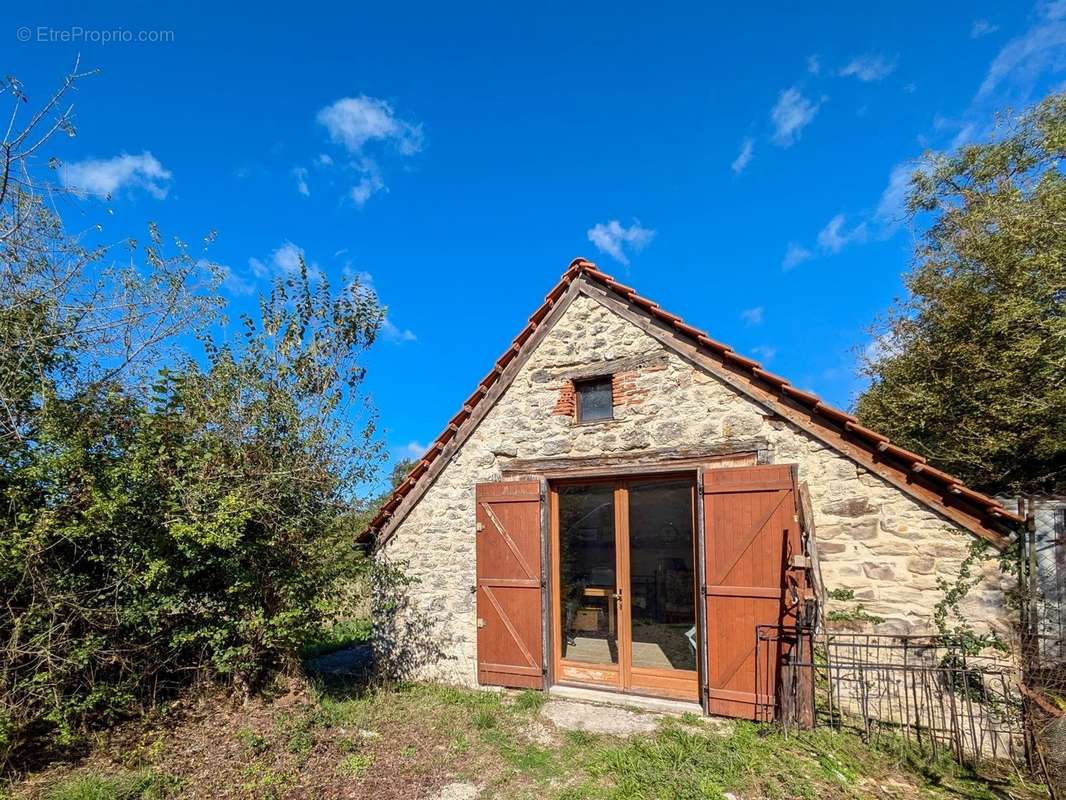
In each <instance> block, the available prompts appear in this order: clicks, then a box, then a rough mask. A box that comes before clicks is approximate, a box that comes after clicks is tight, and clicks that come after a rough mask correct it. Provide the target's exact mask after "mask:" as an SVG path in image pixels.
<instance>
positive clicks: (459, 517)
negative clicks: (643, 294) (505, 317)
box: [383, 295, 1010, 686]
mask: <svg viewBox="0 0 1066 800" xmlns="http://www.w3.org/2000/svg"><path fill="white" fill-rule="evenodd" d="M643 355H651V356H653V357H654V358H653V359H652V361H653V362H654V366H650V367H648V368H643V369H642V368H638V369H636V370H633V371H631V372H629V373H627V374H625V375H624V376H622V377H620V378H619V379H617V380H616V382H618V383H620V388H624V396H625V398H626V401H625V402H622V403H618V402H617V401H616V405H615V409H614V413H615V418H614V419H613V420H606V421H603V422H598V423H594V424H584V425H575V424H574V422H573V418H572V416H573V415H572V413H560V406H565V407H572V403H573V399H572V387H571V390H570V393H569V395H567V392H566V385H567V381H565V380H560V376H561V375H564V374H565V373H566V372H567V371H568V370H573V369H574V368H578V367H585V366H589V365H594V364H595V363H596V362H600V361H610V360H615V359H621V358H626V357H633V356H643ZM567 404H569V406H567ZM753 439H762V440H765V441H767V442H768V443H769V451H770V452H769V455H770V460H771V461H772V463H777V464H797V465H798V468H799V478H800V480H801V481H806V482H807V484H808V486H809V489H810V495H811V502H812V506H813V510H814V516H815V527H816V530H817V537H818V549H819V554H820V559H821V570H822V577H823V580H824V583H825V585H826V587H827V589H829V590H833V589H850V590H852V591H853V592H854V598H855V599H854V600H853V601H850V602H839V601H836V602H835V605H834V601H831V602H830V609H833V608H838V609H840V610H845V611H846V610H854V609H855V607H856V603H860V602H861V603H862V605H863V607H864V609H865V611H866V612H867V613H868V614H870V615H875V616H877V617H881V618H883V619H884V622H882V623H879V624H877V625H874V626H872V627H873V630H875V631H877V632H883V633H923V632H935V629H934V628H933V626H932V613H933V610H934V607H935V606H936V604H937V603H938V602H939V601H940V599H941V598H942V596H943V592H942V591H941V590H940V589H939V587H938V579H944V580H947V581H954V579H955V577H956V576H957V574H958V570H959V567H960V564H961V563H962V562H963V560H964V559H965V558H966V556H967V554H968V552H969V550H970V546H971V543H972V542H973V541H974V537H973V535H972V534H970V533H969V532H968V531H965V530H963V529H961V528H958V527H957V526H956V525H955V524H954V523H952V522H950V521H948V520H947V519H946V518H944V517H941V516H940V515H939V514H937V513H936V512H935V511H933V510H931V509H929V508H928V507H926V506H924V505H922V504H920V503H918V502H917V501H915V500H913V499H912V498H911V497H909V496H908V495H906V494H904V493H902V492H900V491H899V490H898V489H896V488H894V487H893V486H891V485H890V484H888V483H885V482H884V481H883V480H881V479H880V478H879V477H877V476H876V475H874V474H872V473H870V472H869V471H867V470H866V469H864V468H863V467H861V466H859V465H857V464H856V463H855V462H853V461H852V460H850V459H848V458H847V457H845V456H843V455H840V454H839V453H837V452H836V451H833V450H830V449H829V448H827V447H826V446H824V445H823V444H821V443H820V442H818V441H817V440H815V439H813V438H811V437H810V436H808V435H807V434H806V433H803V432H802V431H800V430H798V429H796V428H795V427H793V426H792V425H790V424H789V423H787V422H785V421H783V420H781V419H780V418H779V417H774V416H773V415H772V414H771V413H770V412H769V410H768V409H765V408H763V407H761V406H759V405H757V404H755V403H754V402H752V401H750V400H749V399H747V398H746V397H743V396H741V395H738V394H737V393H736V392H735V391H734V390H733V389H731V388H730V387H728V386H727V385H725V384H724V383H722V382H721V381H720V380H718V379H717V378H716V377H714V376H713V375H711V374H708V373H706V372H704V371H702V370H700V369H697V368H695V367H693V366H692V365H690V364H689V363H688V362H686V361H684V360H682V359H681V358H680V357H678V356H677V355H676V354H674V353H673V352H671V351H668V350H666V349H665V348H663V347H662V345H661V344H659V342H657V341H656V340H655V339H653V338H652V337H650V336H648V335H647V334H646V333H644V332H643V331H642V330H640V329H639V328H638V327H636V326H635V325H633V324H631V323H629V322H628V321H626V320H624V319H622V318H621V317H619V316H618V315H616V314H614V313H613V312H612V311H609V310H608V309H607V308H605V307H604V306H602V305H601V304H600V303H598V302H597V301H596V300H594V299H591V298H589V297H586V296H584V295H580V296H578V297H577V298H576V299H575V300H574V302H573V303H572V305H571V306H570V307H569V308H568V309H567V310H566V312H565V313H564V314H563V316H562V318H561V319H560V320H559V322H558V323H557V324H556V325H555V327H554V328H553V329H552V330H551V331H549V332H548V334H547V336H546V337H545V338H544V340H543V341H542V342H541V343H540V345H539V347H538V348H537V350H536V351H535V352H534V353H533V354H532V356H531V357H530V359H529V360H528V361H527V363H526V364H525V365H524V366H523V367H522V369H521V371H520V372H519V374H518V375H517V377H516V378H515V381H514V383H513V384H512V385H511V386H510V387H509V388H508V389H507V391H506V392H505V393H504V395H503V397H502V398H501V399H500V400H499V402H498V403H497V404H496V406H495V407H494V408H492V410H491V411H490V412H489V413H488V415H487V416H486V418H485V419H484V420H483V421H482V423H481V424H480V426H479V427H478V428H477V430H475V431H474V433H473V435H471V436H470V438H469V439H468V440H467V441H466V443H465V444H464V445H463V447H462V448H460V450H459V451H458V453H456V455H455V456H454V458H453V459H452V461H451V463H450V464H448V466H447V467H445V469H444V471H443V472H442V473H441V474H440V475H439V476H438V478H437V480H436V481H435V483H434V484H433V485H432V486H431V487H430V488H429V490H428V491H427V492H426V494H425V495H424V496H423V497H422V499H421V500H420V502H419V503H417V504H416V506H415V507H414V508H413V509H412V510H411V512H410V514H408V516H407V517H406V519H404V521H403V522H402V523H401V524H400V526H399V528H398V529H397V530H396V532H395V533H394V535H393V536H392V537H391V538H390V539H389V540H388V542H387V543H386V545H385V547H384V548H383V551H384V556H385V557H386V558H387V559H388V560H389V561H391V562H392V563H404V564H406V567H407V571H408V573H409V574H411V575H412V576H414V577H415V578H417V580H418V584H417V586H416V587H415V588H414V591H413V592H412V594H411V602H412V604H413V607H414V608H415V609H416V611H417V613H418V614H419V616H420V619H421V620H422V621H423V622H420V628H423V629H425V630H423V634H424V635H426V636H429V637H432V638H433V639H434V641H437V642H439V643H440V651H441V655H440V656H439V657H436V658H434V659H433V660H432V662H431V663H428V664H425V665H422V666H420V667H419V668H418V669H417V671H416V674H415V675H413V676H412V677H418V678H424V679H431V680H439V681H444V682H448V683H456V684H463V685H470V686H472V685H476V673H477V670H476V659H477V628H476V613H475V596H474V594H473V593H472V591H471V587H473V586H474V585H475V583H476V577H475V563H474V547H475V542H474V535H475V534H474V486H475V484H477V483H482V482H487V481H497V480H500V479H501V466H500V465H501V462H502V461H506V460H508V459H511V458H515V457H517V458H544V457H550V456H590V455H608V454H620V453H638V452H639V451H641V450H647V449H661V448H669V447H678V448H695V447H704V446H708V445H713V444H715V443H724V442H729V441H736V440H753ZM975 574H976V575H978V576H979V577H980V582H979V585H977V586H976V587H975V588H974V589H973V590H971V591H970V593H969V594H968V596H967V597H966V599H965V601H964V609H965V611H966V614H967V617H968V618H969V619H970V620H971V622H974V623H975V627H977V628H979V629H980V628H985V629H996V630H998V631H1000V632H1001V633H1004V634H1006V633H1008V632H1009V629H1010V626H1009V622H1008V616H1007V612H1006V610H1005V609H1004V607H1003V595H1002V591H1003V589H1005V588H1006V586H1007V582H1006V581H1005V579H1004V578H1002V577H1001V576H1000V574H999V572H998V570H997V568H996V565H995V561H994V560H991V559H990V560H985V561H981V562H979V563H978V565H977V566H976V567H975Z"/></svg>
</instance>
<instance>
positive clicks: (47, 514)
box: [0, 81, 384, 771]
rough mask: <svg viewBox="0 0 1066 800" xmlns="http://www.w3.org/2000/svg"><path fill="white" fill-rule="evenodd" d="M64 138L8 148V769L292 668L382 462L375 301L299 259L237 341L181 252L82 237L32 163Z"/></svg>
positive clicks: (4, 267)
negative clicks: (195, 346)
mask: <svg viewBox="0 0 1066 800" xmlns="http://www.w3.org/2000/svg"><path fill="white" fill-rule="evenodd" d="M69 85H70V81H68V83H67V88H69ZM11 86H13V87H14V89H13V90H12V91H13V93H15V96H16V102H17V103H21V102H22V99H23V98H22V95H21V88H20V87H19V85H18V84H17V82H12V83H11ZM55 102H56V101H55V100H54V99H53V101H52V102H51V103H50V104H49V105H48V106H47V107H49V108H50V107H52V106H54V105H55ZM44 119H46V116H45V115H42V114H35V115H33V116H32V117H31V119H30V120H29V122H28V123H27V124H28V125H29V126H30V130H32V128H33V126H35V125H40V124H41V121H42V120H44ZM63 119H65V116H62V117H61V118H60V120H61V122H62V120H63ZM57 126H58V127H56V126H54V127H52V128H50V129H49V128H47V126H46V129H45V130H44V131H43V132H41V133H40V135H39V136H38V135H31V136H23V134H22V133H16V134H11V133H10V132H9V138H8V139H5V140H4V141H3V142H0V176H3V177H0V598H2V602H0V771H2V770H3V768H4V767H5V764H7V763H10V762H11V761H12V760H18V759H21V758H23V757H24V756H25V755H26V754H28V753H31V752H33V750H34V749H37V750H39V749H40V748H41V745H42V743H46V742H47V743H51V744H58V745H64V744H67V743H70V742H73V741H75V740H76V739H77V738H78V737H79V735H80V734H81V733H82V732H83V731H84V730H86V729H88V728H90V727H92V726H94V725H99V724H106V723H108V722H110V721H112V720H114V719H115V718H116V717H119V716H122V715H126V714H129V713H131V712H134V711H136V710H138V709H140V708H143V707H145V706H147V705H150V704H151V703H153V702H155V701H156V700H157V699H159V698H161V697H165V696H168V695H172V694H173V693H174V692H176V691H179V690H180V689H181V688H182V687H184V686H187V685H188V684H189V683H190V682H191V681H192V679H193V678H194V677H196V676H203V677H208V678H214V679H218V680H222V681H224V682H226V683H227V684H228V685H230V686H233V687H235V688H237V689H239V690H240V691H242V692H245V693H247V692H250V691H254V690H255V689H257V688H258V687H260V686H262V685H263V684H264V682H266V681H267V680H269V679H270V677H271V676H272V675H273V674H274V673H275V672H276V671H277V670H279V669H283V668H285V667H286V666H287V665H290V664H292V663H293V662H294V659H295V657H296V654H297V653H298V651H299V649H300V647H301V645H303V643H304V642H305V641H307V640H308V639H310V638H313V637H314V636H315V634H316V633H317V632H318V628H319V627H321V625H322V624H323V623H326V622H329V621H330V620H331V619H332V617H333V616H334V605H335V595H336V593H337V592H339V591H343V590H344V586H345V585H346V584H347V583H350V577H351V572H352V571H353V570H354V569H355V568H357V565H358V562H359V560H358V559H357V558H355V557H354V556H353V551H352V539H353V537H354V535H355V533H356V530H354V529H353V528H352V527H351V525H350V522H351V519H352V518H353V515H354V514H357V513H359V511H360V510H361V509H363V508H364V506H365V505H366V503H365V501H364V500H361V499H360V498H359V497H358V494H357V493H358V489H359V487H360V486H364V485H367V484H368V483H369V482H370V480H371V478H372V477H373V474H374V472H375V470H376V468H377V465H378V463H379V461H380V458H381V448H380V445H379V443H378V442H377V439H376V428H375V415H374V412H373V409H372V407H371V406H370V405H369V403H368V401H367V400H366V397H365V395H364V393H363V392H362V382H363V378H364V370H363V367H362V366H361V361H362V356H363V354H364V352H365V350H366V348H368V347H370V346H371V345H372V343H373V342H374V339H375V336H376V334H377V331H378V329H379V327H380V325H381V322H382V319H383V314H384V312H383V310H382V309H381V307H380V305H379V303H378V300H377V297H376V296H375V295H374V293H373V292H372V291H371V290H369V289H367V288H366V287H363V286H361V285H360V284H359V283H358V282H352V283H349V284H347V285H346V286H345V287H344V288H343V289H341V290H339V291H335V290H333V289H332V288H331V287H330V286H329V285H328V283H327V282H326V281H325V280H324V279H321V278H319V277H317V276H312V275H310V274H309V272H308V270H307V268H306V267H305V266H304V265H303V264H302V263H301V264H300V269H299V270H298V272H297V273H296V274H293V275H290V276H286V277H284V278H282V279H279V280H277V281H275V282H274V284H273V285H272V287H271V288H270V290H269V291H268V292H267V293H266V294H265V295H264V296H262V297H261V298H260V302H259V313H258V314H256V315H247V316H242V317H241V319H240V321H239V330H238V332H237V334H236V335H233V334H232V332H230V331H228V330H227V329H226V328H225V327H223V326H220V325H216V324H215V323H216V322H217V321H218V318H217V316H216V315H215V311H216V309H217V302H216V300H215V299H214V298H215V295H216V293H215V288H216V287H217V279H218V272H217V270H213V269H212V268H211V266H210V265H209V264H207V265H206V266H205V262H204V260H203V258H202V257H200V256H199V255H197V256H194V255H192V254H191V253H190V252H189V250H188V248H187V247H186V246H185V245H184V243H182V242H180V241H175V242H174V243H173V244H170V245H168V244H165V243H164V239H163V237H162V236H161V234H160V233H159V232H158V231H157V230H156V229H155V228H154V226H153V227H151V228H150V230H149V236H148V241H147V244H146V245H145V246H143V247H141V246H140V245H138V244H137V243H133V242H124V243H122V245H121V247H120V249H119V250H118V251H116V249H115V248H112V247H107V246H102V247H86V246H85V245H83V244H82V242H83V241H84V240H85V239H86V238H92V237H91V236H90V237H80V236H71V235H69V234H68V233H67V231H66V229H65V227H64V225H63V223H62V220H61V219H60V218H59V217H58V216H57V215H56V214H55V213H54V211H53V210H52V209H51V207H50V206H49V204H47V203H45V202H43V200H42V197H43V194H42V193H43V191H44V190H43V189H42V188H41V186H42V184H41V183H40V182H39V180H38V178H37V177H36V175H37V173H36V172H35V167H34V164H33V163H32V158H33V154H34V153H35V152H37V151H38V149H39V145H38V144H36V143H37V142H38V141H39V140H41V139H40V137H41V136H43V137H44V140H47V137H48V135H49V134H50V132H51V131H52V130H59V129H61V125H59V123H57ZM20 142H33V143H34V144H29V145H25V146H23V144H20ZM5 159H6V162H5ZM50 162H51V164H52V165H54V163H55V160H54V159H50ZM9 176H14V177H9ZM51 188H55V189H56V190H57V191H59V190H61V187H51ZM178 333H183V334H190V333H191V334H196V335H197V336H198V337H199V342H200V344H201V345H202V353H197V355H195V356H194V355H192V354H190V353H189V352H187V350H185V349H183V347H182V346H181V345H185V346H186V347H187V346H188V345H189V342H190V339H191V337H190V336H186V337H185V338H184V339H178V337H177V336H176V334H178ZM160 365H166V366H165V367H164V368H161V366H160Z"/></svg>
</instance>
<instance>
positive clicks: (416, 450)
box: [399, 441, 429, 458]
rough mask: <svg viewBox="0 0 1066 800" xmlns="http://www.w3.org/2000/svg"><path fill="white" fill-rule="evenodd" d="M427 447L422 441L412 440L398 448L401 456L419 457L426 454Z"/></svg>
mask: <svg viewBox="0 0 1066 800" xmlns="http://www.w3.org/2000/svg"><path fill="white" fill-rule="evenodd" d="M428 449H429V447H428V446H427V445H424V444H422V442H419V441H414V442H408V443H407V444H405V445H403V446H402V447H400V448H399V451H400V455H401V456H405V457H410V458H421V457H422V456H424V455H425V454H426V450H428Z"/></svg>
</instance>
